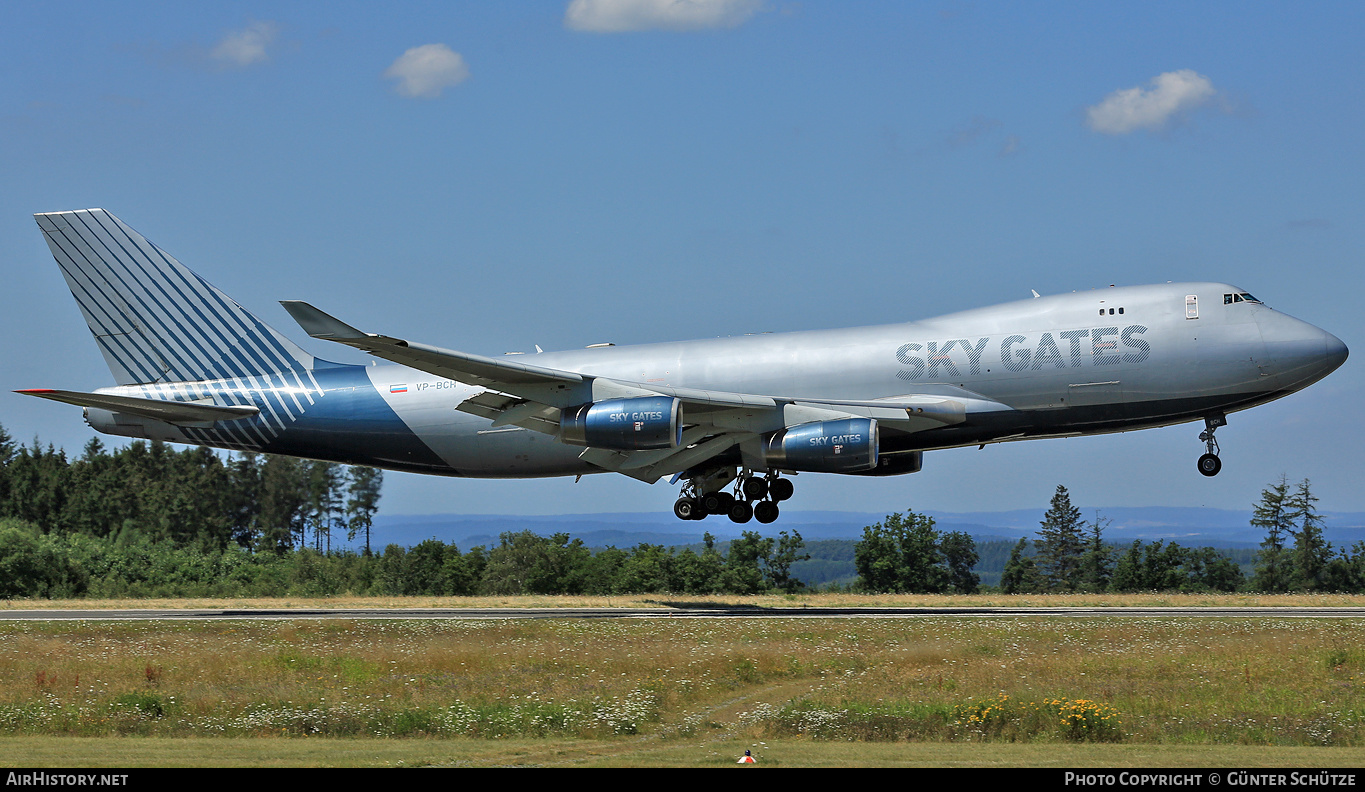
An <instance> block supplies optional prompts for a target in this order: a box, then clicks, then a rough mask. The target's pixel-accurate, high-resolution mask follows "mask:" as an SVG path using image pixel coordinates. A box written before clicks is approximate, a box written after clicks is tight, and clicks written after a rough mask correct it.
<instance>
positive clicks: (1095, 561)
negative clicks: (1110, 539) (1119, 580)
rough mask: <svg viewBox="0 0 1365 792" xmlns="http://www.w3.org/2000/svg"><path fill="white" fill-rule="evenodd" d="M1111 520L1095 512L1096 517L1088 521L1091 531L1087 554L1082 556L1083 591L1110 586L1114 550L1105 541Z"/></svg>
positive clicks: (1087, 539)
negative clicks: (1105, 532)
mask: <svg viewBox="0 0 1365 792" xmlns="http://www.w3.org/2000/svg"><path fill="white" fill-rule="evenodd" d="M1110 522H1112V521H1111V520H1109V519H1107V518H1105V517H1101V516H1100V513H1099V511H1096V512H1095V519H1094V520H1092V521H1091V522H1089V523H1087V525H1089V527H1090V532H1089V534H1088V536H1087V537H1086V543H1085V554H1084V555H1083V556H1082V557H1081V575H1080V590H1081V591H1091V592H1096V591H1104V590H1105V589H1107V588H1109V575H1110V574H1111V572H1112V566H1113V561H1112V555H1113V550H1112V549H1111V548H1110V547H1109V545H1107V544H1105V543H1104V536H1103V534H1104V529H1105V528H1107V527H1108V526H1109V523H1110Z"/></svg>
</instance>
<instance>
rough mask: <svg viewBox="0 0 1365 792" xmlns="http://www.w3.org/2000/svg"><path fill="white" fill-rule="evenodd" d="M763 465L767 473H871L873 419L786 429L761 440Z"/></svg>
mask: <svg viewBox="0 0 1365 792" xmlns="http://www.w3.org/2000/svg"><path fill="white" fill-rule="evenodd" d="M763 461H764V463H765V464H766V465H767V466H768V469H769V470H803V471H808V472H811V473H860V472H863V471H866V470H872V469H874V468H876V467H877V419H875V418H845V419H843V420H839V421H818V422H816V423H808V424H801V425H799V426H789V427H787V428H786V429H781V430H779V431H776V432H773V433H772V434H770V435H766V436H764V438H763Z"/></svg>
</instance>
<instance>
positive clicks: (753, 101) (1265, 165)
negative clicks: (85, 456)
mask: <svg viewBox="0 0 1365 792" xmlns="http://www.w3.org/2000/svg"><path fill="white" fill-rule="evenodd" d="M4 20H5V24H4V25H3V26H0V74H2V75H3V77H4V78H3V79H0V185H3V189H0V267H3V273H4V279H3V287H2V288H0V332H3V333H4V337H5V339H6V341H5V342H4V343H3V345H0V423H3V425H4V426H5V427H6V428H7V429H8V430H9V432H10V433H11V434H13V435H15V436H16V437H18V438H20V439H23V440H28V439H29V438H31V437H33V436H34V435H35V434H36V435H37V436H38V437H39V438H40V439H41V440H42V441H43V442H44V443H46V442H53V443H56V444H58V445H61V446H65V447H66V448H67V449H68V450H71V451H76V450H78V449H79V448H80V446H81V445H83V444H84V443H85V441H86V440H87V439H88V438H89V437H90V435H91V431H90V430H89V429H88V428H87V427H86V426H85V425H84V423H83V422H82V421H81V419H80V412H79V410H77V409H75V408H70V407H66V406H63V405H58V404H54V403H50V402H45V401H40V400H36V399H28V398H24V397H21V396H17V395H7V394H8V391H10V390H13V389H16V388H25V387H58V388H69V389H75V390H92V389H94V388H97V387H101V386H104V385H107V384H110V377H109V374H108V371H107V369H106V368H105V367H104V365H103V362H102V360H101V358H100V356H99V354H98V353H97V351H96V349H95V347H94V344H93V343H92V342H91V340H90V338H89V334H88V331H87V329H86V327H85V326H84V323H83V322H82V321H81V319H80V315H79V313H78V311H77V309H76V306H75V303H74V301H73V300H72V299H71V296H70V294H69V293H68V292H67V290H66V288H65V285H64V284H63V282H62V280H61V276H60V274H59V273H58V271H57V269H56V266H55V264H54V263H53V262H52V259H51V256H50V254H49V253H48V251H47V248H46V245H45V244H44V243H43V241H42V236H41V234H40V233H39V232H38V230H37V227H36V226H35V224H34V222H33V220H32V214H33V213H34V212H39V211H54V210H61V209H76V208H87V207H92V206H100V207H103V208H106V209H108V210H110V211H112V212H114V213H115V214H117V215H118V216H119V217H120V218H121V219H122V220H123V221H124V222H126V223H128V224H129V225H131V226H132V227H133V228H136V229H138V230H139V231H141V232H142V233H143V234H145V235H147V236H148V237H149V238H151V239H152V240H153V241H155V242H157V244H159V245H161V246H162V247H163V248H165V249H167V250H168V251H169V252H170V253H172V254H173V255H175V256H176V257H177V258H179V259H180V260H181V261H182V262H184V263H186V264H187V265H189V266H190V267H191V268H193V269H195V270H196V271H198V272H199V273H200V274H202V275H203V276H205V277H206V278H207V279H208V280H210V281H211V282H213V283H214V284H216V285H217V286H219V287H220V288H222V289H223V290H224V291H226V292H227V293H228V294H230V295H232V296H233V297H234V298H236V299H237V300H238V301H239V302H241V303H242V304H243V305H245V306H246V307H247V308H249V309H250V310H252V311H254V312H256V313H257V314H258V315H260V316H261V317H262V318H264V319H265V320H266V321H267V322H269V323H271V324H273V325H274V326H275V327H276V328H277V329H280V330H281V331H283V332H284V333H286V334H287V335H290V336H291V337H293V338H295V339H296V340H302V341H307V342H308V343H306V344H305V346H306V347H307V348H309V349H310V350H311V351H313V352H315V353H317V354H320V355H323V356H326V357H331V358H333V359H344V360H360V359H361V358H359V357H357V356H355V355H354V353H351V351H350V350H345V349H342V348H340V347H335V346H334V345H327V344H323V343H322V342H313V341H311V340H308V339H303V338H302V333H301V332H300V331H299V330H298V329H297V327H296V326H295V325H294V324H293V323H292V321H290V319H289V317H288V316H287V315H286V314H285V313H284V311H283V310H282V309H280V308H279V306H278V304H277V302H276V301H277V300H280V299H305V300H309V301H311V302H313V303H315V304H317V305H319V306H321V307H323V308H324V309H325V310H328V311H331V312H334V313H336V314H337V315H339V316H342V317H344V318H346V319H347V320H348V321H351V322H354V323H355V324H357V325H359V326H361V327H364V328H366V329H369V330H371V331H382V332H385V333H389V334H393V335H402V336H406V337H409V338H414V339H420V340H423V341H425V342H427V343H431V344H436V345H439V346H444V347H449V348H453V349H462V350H467V351H471V352H478V353H484V354H499V353H501V352H506V351H514V350H527V351H529V350H531V349H533V347H534V346H535V345H537V344H538V345H540V346H541V347H543V348H545V349H547V350H551V349H564V348H575V347H581V346H584V345H586V344H591V343H597V342H603V341H613V342H616V343H620V344H624V343H634V342H648V341H660V340H676V339H685V338H699V337H710V336H723V335H731V334H737V333H744V332H751V331H761V330H772V331H782V330H798V329H810V328H823V327H839V326H847V325H857V324H880V323H885V322H897V321H906V320H912V319H920V318H927V317H930V316H935V315H938V314H942V313H948V312H951V311H956V310H961V309H965V308H970V307H977V306H981V305H989V304H993V303H998V302H1006V301H1011V300H1015V299H1020V298H1024V297H1027V296H1028V295H1029V290H1030V289H1036V290H1038V291H1039V292H1041V293H1043V294H1052V293H1058V292H1067V291H1073V290H1083V289H1089V288H1095V287H1101V286H1106V285H1108V284H1111V283H1116V284H1137V283H1149V282H1164V281H1168V280H1171V281H1180V280H1225V281H1230V282H1232V283H1235V284H1238V285H1240V286H1241V287H1243V288H1244V289H1246V290H1247V291H1250V292H1252V293H1253V294H1255V295H1256V296H1258V297H1260V298H1262V299H1264V300H1265V301H1266V302H1268V303H1269V304H1270V305H1272V306H1273V307H1275V308H1277V309H1279V310H1282V311H1285V312H1287V313H1290V314H1293V315H1295V316H1298V317H1300V318H1302V319H1306V320H1308V321H1311V322H1313V323H1314V324H1317V325H1319V326H1320V327H1323V328H1325V329H1327V330H1329V331H1331V332H1333V333H1335V334H1336V335H1338V336H1339V337H1340V338H1342V340H1344V341H1345V342H1346V344H1347V345H1348V346H1350V347H1351V348H1352V349H1353V350H1355V351H1356V355H1355V356H1354V357H1353V358H1352V359H1351V360H1349V361H1348V362H1347V363H1346V365H1345V366H1344V367H1343V368H1342V369H1341V370H1339V371H1338V372H1336V373H1335V374H1333V375H1332V376H1331V377H1329V378H1328V379H1327V380H1324V381H1323V382H1321V383H1319V384H1317V385H1315V386H1313V387H1312V388H1310V389H1308V390H1306V391H1304V392H1302V393H1299V394H1296V395H1294V396H1291V397H1289V398H1286V399H1283V400H1281V401H1279V402H1276V403H1274V404H1271V405H1267V406H1264V407H1261V408H1258V409H1256V410H1252V411H1249V412H1243V413H1237V414H1234V415H1233V416H1231V419H1230V425H1229V426H1228V427H1226V428H1224V429H1222V430H1221V431H1220V432H1219V440H1220V442H1221V444H1222V449H1223V460H1224V468H1223V472H1222V474H1221V475H1219V476H1218V477H1217V478H1215V479H1205V478H1204V477H1202V476H1200V475H1198V473H1197V472H1196V471H1195V468H1194V461H1195V459H1196V457H1197V456H1198V455H1199V453H1201V450H1202V444H1200V443H1199V442H1198V440H1197V436H1198V434H1199V430H1200V428H1201V427H1200V426H1199V425H1195V424H1188V425H1184V426H1179V427H1171V428H1166V429H1159V430H1150V431H1146V432H1140V433H1128V434H1122V435H1109V436H1103V437H1096V438H1077V439H1069V440H1051V441H1038V442H1032V443H1022V444H1005V445H998V446H992V447H988V448H987V449H985V450H982V451H977V450H975V449H971V450H953V451H944V452H936V453H931V454H929V455H927V456H926V459H925V468H924V471H923V472H922V473H918V474H915V475H913V476H908V477H899V478H891V479H873V480H866V479H857V478H847V477H836V476H820V475H815V474H809V475H803V476H801V477H800V478H799V479H798V480H797V484H798V486H797V496H796V498H795V499H793V500H792V501H791V502H790V506H789V507H787V506H786V505H784V509H787V508H789V509H793V510H795V509H849V510H856V511H874V512H875V511H892V510H904V509H907V508H913V509H936V510H943V511H968V510H985V509H1010V508H1028V507H1033V506H1037V507H1039V508H1040V509H1041V508H1044V507H1045V506H1046V503H1047V499H1048V498H1049V497H1050V495H1051V493H1052V491H1053V489H1054V488H1055V487H1056V485H1057V484H1064V485H1066V486H1067V487H1068V488H1069V489H1070V490H1071V491H1072V493H1073V500H1075V501H1076V502H1077V503H1080V504H1087V505H1113V506H1120V505H1123V506H1141V505H1197V506H1211V507H1219V508H1247V507H1249V506H1250V504H1251V503H1252V502H1253V501H1254V500H1255V499H1256V498H1257V496H1258V494H1259V492H1260V490H1261V488H1262V487H1264V486H1266V485H1267V484H1269V483H1271V482H1272V481H1275V480H1277V479H1278V478H1279V477H1280V475H1282V474H1283V475H1287V476H1288V477H1289V478H1290V479H1292V480H1296V481H1297V480H1299V479H1303V478H1309V479H1311V480H1312V481H1313V482H1314V491H1315V492H1316V493H1317V494H1318V495H1319V497H1320V498H1321V502H1320V505H1321V507H1322V508H1324V509H1328V510H1352V511H1359V510H1365V488H1362V487H1360V486H1359V481H1360V477H1361V476H1360V474H1361V473H1362V467H1363V466H1362V463H1361V461H1360V460H1361V452H1360V445H1361V441H1362V439H1365V431H1362V430H1363V429H1365V420H1363V419H1362V416H1361V410H1360V406H1361V403H1362V399H1361V395H1360V394H1361V393H1362V392H1365V381H1362V380H1365V377H1363V376H1362V374H1361V365H1360V358H1361V356H1362V355H1365V311H1363V310H1362V308H1361V306H1362V298H1361V295H1362V286H1365V275H1362V268H1361V265H1362V262H1363V261H1365V255H1362V254H1365V244H1363V242H1365V238H1363V236H1362V228H1365V224H1363V223H1362V219H1363V218H1362V215H1365V211H1363V210H1365V188H1363V187H1362V185H1365V145H1362V144H1361V131H1362V129H1365V118H1363V117H1362V113H1365V109H1363V108H1365V81H1362V80H1361V75H1362V74H1365V47H1362V46H1361V42H1362V38H1363V37H1362V33H1365V6H1362V5H1361V4H1359V3H1314V4H1308V5H1291V4H1287V3H1286V4H1265V3H1247V2H1237V3H1219V2H1203V3H1153V2H1143V3H1133V4H1120V3H1063V2H1055V3H1045V4H1039V3H988V2H941V3H934V2H926V3H903V2H858V3H847V2H837V3H835V2H812V1H806V2H780V1H778V0H736V1H730V0H718V1H717V2H700V0H698V1H697V2H693V3H669V2H667V0H659V1H658V2H656V0H593V2H583V1H582V0H579V2H575V3H573V4H570V3H568V2H566V1H564V0H557V1H556V2H514V3H487V2H469V3H463V2H437V3H402V2H398V3H390V4H383V5H382V6H381V5H380V4H376V3H370V2H363V3H345V2H333V3H325V4H324V3H269V2H236V3H214V4H187V3H175V2H167V3H107V2H89V3H80V2H76V3H71V2H66V3H59V4H54V3H40V2H28V3H11V4H8V5H7V6H6V10H5V13H4ZM675 497H676V494H675V492H674V491H673V489H672V488H669V487H667V486H666V485H665V484H663V483H660V484H656V485H654V486H652V487H651V486H647V485H644V484H641V483H639V482H636V481H633V480H629V479H625V478H623V477H616V476H605V475H604V476H596V477H589V478H586V479H584V480H583V481H582V482H580V483H578V484H574V483H573V481H572V479H563V480H543V481H512V482H496V481H495V482H485V481H470V480H447V479H429V478H422V477H418V476H409V475H399V474H390V475H389V477H388V479H387V484H386V489H385V500H384V502H383V507H384V509H385V511H386V512H388V513H424V512H461V513H542V514H545V513H551V514H552V513H563V512H598V511H637V510H666V509H668V508H669V506H670V504H671V503H672V501H673V499H674V498H675Z"/></svg>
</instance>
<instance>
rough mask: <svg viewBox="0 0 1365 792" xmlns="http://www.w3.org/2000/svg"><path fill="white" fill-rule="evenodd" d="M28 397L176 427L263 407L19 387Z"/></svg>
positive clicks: (247, 413)
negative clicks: (91, 408) (107, 411)
mask: <svg viewBox="0 0 1365 792" xmlns="http://www.w3.org/2000/svg"><path fill="white" fill-rule="evenodd" d="M15 393H22V394H24V395H25V396H37V397H38V398H40V399H51V400H53V401H59V402H64V403H66V404H75V405H77V406H79V407H96V408H99V409H102V410H109V411H111V412H119V413H126V414H128V415H137V416H140V417H142V418H152V419H154V420H157V421H165V422H166V423H168V424H175V425H176V426H204V425H209V424H212V423H214V422H215V421H235V420H238V419H240V418H250V417H251V416H253V415H255V414H256V413H258V412H260V410H259V409H258V408H256V407H249V406H224V405H221V404H214V403H212V402H186V401H168V400H162V399H142V398H138V397H137V396H115V395H113V394H110V393H81V392H79V391H64V390H51V389H48V388H30V389H28V390H18V391H15Z"/></svg>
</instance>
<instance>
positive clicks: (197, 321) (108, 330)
mask: <svg viewBox="0 0 1365 792" xmlns="http://www.w3.org/2000/svg"><path fill="white" fill-rule="evenodd" d="M34 218H35V219H36V220H37V221H38V227H39V228H41V229H42V231H43V235H44V236H45V237H46V238H47V245H48V247H49V248H51V250H52V255H53V257H54V258H56V259H57V264H58V266H60V267H61V269H62V275H63V276H65V278H66V282H67V285H68V286H70V287H71V294H72V295H73V296H74V297H75V298H76V302H77V303H79V304H80V308H81V313H82V314H84V316H85V321H86V323H87V324H89V325H90V332H91V333H94V335H95V341H96V343H98V344H99V348H100V352H102V353H103V354H104V360H105V362H106V363H108V364H109V370H110V371H112V372H113V374H114V379H115V380H116V381H117V382H118V384H120V385H134V384H154V383H165V382H193V381H204V380H252V381H255V380H256V379H257V378H262V379H265V380H274V381H278V380H280V379H282V378H283V379H288V380H293V381H295V382H300V380H311V379H312V378H311V377H310V376H309V372H310V371H311V370H312V369H313V367H314V359H313V356H312V355H310V354H308V353H307V352H305V351H304V350H302V349H300V348H299V347H298V346H296V345H294V344H293V343H292V342H290V341H289V340H288V339H286V338H285V337H284V336H282V335H280V334H279V333H277V332H275V330H273V329H272V328H271V327H269V326H268V325H266V324H265V323H264V322H262V321H261V320H259V319H257V318H256V317H255V316H252V315H251V313H249V312H248V311H247V310H246V309H244V308H242V306H240V305H238V304H237V303H236V302H235V301H233V300H232V298H230V297H228V296H227V295H226V294H223V293H222V292H221V291H219V290H218V289H216V288H214V287H213V286H212V285H210V284H209V283H208V282H207V281H205V280H204V279H203V278H200V277H199V276H198V275H196V274H194V273H193V272H191V271H190V270H189V269H188V268H186V267H185V266H184V265H183V264H181V263H180V262H179V261H176V260H175V259H174V258H172V257H171V256H170V254H168V253H166V252H165V251H163V250H162V249H161V248H159V247H157V246H156V245H153V244H152V243H151V242H150V241H149V240H148V239H147V238H146V237H144V236H142V235H141V234H139V233H138V232H136V231H134V230H133V229H131V228H129V227H128V226H126V225H124V224H123V223H122V222H121V221H120V220H119V219H118V218H117V217H114V216H113V215H112V214H109V213H108V212H106V211H104V210H103V209H83V210H80V211H74V212H50V213H42V214H37V215H34Z"/></svg>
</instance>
